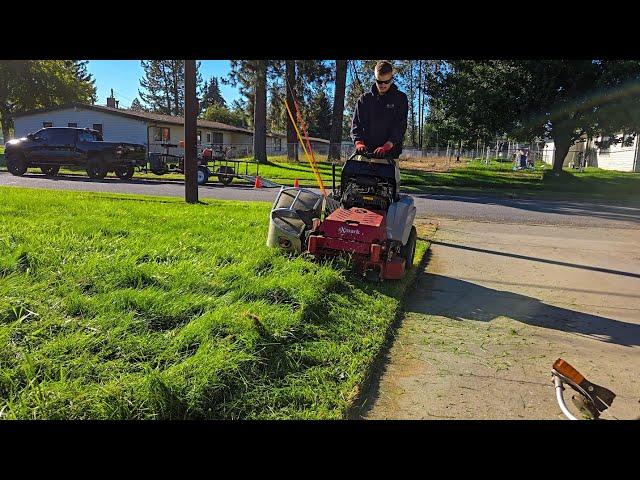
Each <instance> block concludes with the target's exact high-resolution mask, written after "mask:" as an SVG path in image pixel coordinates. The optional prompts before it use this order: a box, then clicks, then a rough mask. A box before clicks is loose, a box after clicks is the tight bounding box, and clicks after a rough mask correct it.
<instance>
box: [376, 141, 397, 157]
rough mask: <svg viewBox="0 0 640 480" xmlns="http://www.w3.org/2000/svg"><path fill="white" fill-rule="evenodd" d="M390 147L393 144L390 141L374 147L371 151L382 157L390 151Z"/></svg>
mask: <svg viewBox="0 0 640 480" xmlns="http://www.w3.org/2000/svg"><path fill="white" fill-rule="evenodd" d="M392 148H393V144H392V143H391V142H387V143H385V144H384V145H382V146H381V147H378V148H376V149H375V150H374V152H373V153H374V154H375V155H380V156H381V157H384V156H385V155H386V154H387V153H389V152H390V151H391V149H392Z"/></svg>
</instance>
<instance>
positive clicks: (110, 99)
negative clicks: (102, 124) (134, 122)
mask: <svg viewBox="0 0 640 480" xmlns="http://www.w3.org/2000/svg"><path fill="white" fill-rule="evenodd" d="M107 107H111V108H118V106H117V102H116V99H115V97H114V96H113V88H112V89H111V96H110V97H107Z"/></svg>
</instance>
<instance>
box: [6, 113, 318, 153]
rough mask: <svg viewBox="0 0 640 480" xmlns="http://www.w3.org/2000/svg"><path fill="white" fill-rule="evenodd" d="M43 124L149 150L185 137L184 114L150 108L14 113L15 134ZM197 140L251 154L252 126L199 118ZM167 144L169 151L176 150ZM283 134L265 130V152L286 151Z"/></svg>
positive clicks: (43, 125) (154, 149)
mask: <svg viewBox="0 0 640 480" xmlns="http://www.w3.org/2000/svg"><path fill="white" fill-rule="evenodd" d="M43 127H79V128H85V127H88V128H92V129H94V130H99V131H101V132H102V135H103V137H104V139H105V141H124V142H132V143H141V144H144V145H147V147H148V149H149V151H150V152H160V151H164V150H165V147H163V146H162V144H174V145H178V144H179V143H180V141H181V140H184V118H183V117H173V116H170V115H160V114H157V113H149V112H136V111H132V110H125V109H121V108H115V107H106V106H102V105H88V104H83V103H73V104H69V105H64V106H60V107H55V108H48V109H42V110H34V111H30V112H24V113H20V114H16V115H14V129H15V136H16V137H24V136H26V135H27V134H28V133H32V132H36V131H38V130H40V129H41V128H43ZM310 141H311V144H312V145H313V147H314V150H318V151H323V150H328V147H329V141H328V140H325V139H321V138H310ZM198 144H199V145H200V146H201V147H202V148H204V147H207V146H214V147H218V146H225V147H233V150H231V153H232V154H233V156H244V155H250V154H251V152H252V150H253V130H249V129H247V128H241V127H236V126H233V125H226V124H224V123H219V122H211V121H208V120H203V119H198ZM175 150H177V149H176V148H170V149H169V152H170V153H179V152H177V151H175ZM286 151H287V147H286V135H284V134H281V133H267V153H268V154H271V155H278V154H279V153H282V154H285V153H286Z"/></svg>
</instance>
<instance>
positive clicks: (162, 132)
mask: <svg viewBox="0 0 640 480" xmlns="http://www.w3.org/2000/svg"><path fill="white" fill-rule="evenodd" d="M169 140H171V129H170V128H169V127H155V128H154V129H153V141H154V142H168V141H169Z"/></svg>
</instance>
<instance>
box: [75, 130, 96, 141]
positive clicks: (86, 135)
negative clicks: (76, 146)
mask: <svg viewBox="0 0 640 480" xmlns="http://www.w3.org/2000/svg"><path fill="white" fill-rule="evenodd" d="M78 140H79V141H81V142H95V141H98V142H101V141H102V136H101V135H100V134H98V133H94V132H87V131H83V132H80V133H79V135H78Z"/></svg>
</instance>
